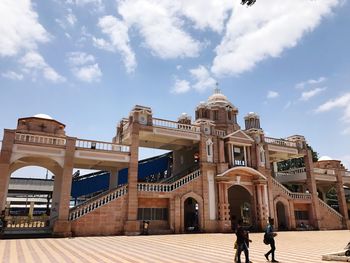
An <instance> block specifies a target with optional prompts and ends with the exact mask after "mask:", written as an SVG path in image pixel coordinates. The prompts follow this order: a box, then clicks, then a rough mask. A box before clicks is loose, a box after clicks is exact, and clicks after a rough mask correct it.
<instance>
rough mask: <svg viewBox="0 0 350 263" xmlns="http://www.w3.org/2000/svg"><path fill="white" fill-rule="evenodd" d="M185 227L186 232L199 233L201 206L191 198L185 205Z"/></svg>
mask: <svg viewBox="0 0 350 263" xmlns="http://www.w3.org/2000/svg"><path fill="white" fill-rule="evenodd" d="M184 217H185V218H184V225H185V231H186V232H198V231H199V204H198V202H197V201H196V200H195V199H194V198H192V197H189V198H187V199H186V200H185V203H184Z"/></svg>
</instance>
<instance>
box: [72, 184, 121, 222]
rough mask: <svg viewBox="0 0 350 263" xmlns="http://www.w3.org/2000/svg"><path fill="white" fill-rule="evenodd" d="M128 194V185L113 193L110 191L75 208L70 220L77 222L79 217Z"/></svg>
mask: <svg viewBox="0 0 350 263" xmlns="http://www.w3.org/2000/svg"><path fill="white" fill-rule="evenodd" d="M126 193H127V185H124V186H121V187H119V188H117V189H113V190H111V191H108V192H107V193H102V194H100V195H98V196H96V197H94V198H92V199H90V200H88V201H86V202H85V203H82V204H80V205H78V206H76V207H73V208H72V209H70V211H69V220H76V219H78V218H79V217H81V216H83V215H85V214H87V213H90V212H92V211H93V210H95V209H97V208H99V207H100V206H103V205H105V204H107V203H109V202H111V201H113V200H115V199H117V198H119V197H120V196H123V195H125V194H126Z"/></svg>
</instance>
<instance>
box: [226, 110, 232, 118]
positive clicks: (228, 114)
mask: <svg viewBox="0 0 350 263" xmlns="http://www.w3.org/2000/svg"><path fill="white" fill-rule="evenodd" d="M227 118H228V119H229V120H231V118H232V114H231V111H228V112H227Z"/></svg>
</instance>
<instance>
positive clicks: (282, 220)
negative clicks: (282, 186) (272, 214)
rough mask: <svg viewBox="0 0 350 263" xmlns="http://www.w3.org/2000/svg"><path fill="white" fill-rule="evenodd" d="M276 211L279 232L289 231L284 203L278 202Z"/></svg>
mask: <svg viewBox="0 0 350 263" xmlns="http://www.w3.org/2000/svg"><path fill="white" fill-rule="evenodd" d="M276 211H277V221H278V222H277V226H278V230H287V229H288V222H287V217H286V209H285V207H284V204H283V203H282V202H280V201H279V202H277V204H276Z"/></svg>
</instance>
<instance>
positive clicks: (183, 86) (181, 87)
mask: <svg viewBox="0 0 350 263" xmlns="http://www.w3.org/2000/svg"><path fill="white" fill-rule="evenodd" d="M190 89H191V86H190V83H189V82H188V81H187V80H179V79H177V78H176V79H175V84H174V87H173V88H172V91H171V92H172V93H176V94H180V93H186V92H188V91H189V90H190Z"/></svg>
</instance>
